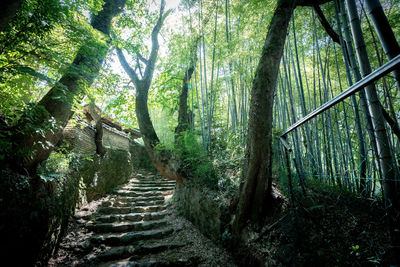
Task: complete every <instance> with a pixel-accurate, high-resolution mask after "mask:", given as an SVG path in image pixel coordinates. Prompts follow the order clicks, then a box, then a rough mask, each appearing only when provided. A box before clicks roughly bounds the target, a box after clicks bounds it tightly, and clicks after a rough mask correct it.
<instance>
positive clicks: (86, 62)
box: [15, 0, 126, 172]
mask: <svg viewBox="0 0 400 267" xmlns="http://www.w3.org/2000/svg"><path fill="white" fill-rule="evenodd" d="M125 2H126V0H118V1H113V0H106V1H105V3H104V5H103V10H101V11H100V12H98V14H97V15H94V16H93V17H92V20H91V25H92V27H93V28H94V29H96V30H98V31H100V32H101V33H103V34H104V35H105V38H104V39H103V40H98V41H97V44H96V47H94V46H93V45H84V46H83V47H81V48H80V49H79V51H78V53H77V55H76V57H75V59H74V61H73V63H72V65H71V66H70V67H69V68H68V69H67V71H66V72H65V74H64V75H63V77H62V78H61V79H60V80H59V82H58V83H57V84H56V85H55V86H54V87H53V88H51V89H50V91H49V92H48V93H47V94H46V95H45V96H44V97H43V98H42V99H41V100H40V102H39V103H38V104H37V106H36V110H37V111H38V110H41V111H42V112H40V115H39V116H36V118H35V119H34V122H32V121H28V120H27V119H26V118H24V119H23V120H22V121H21V124H20V127H21V129H26V126H28V127H29V126H30V125H29V124H32V125H33V126H35V125H40V124H43V122H48V123H54V122H55V123H57V126H56V128H55V129H52V130H47V131H46V132H45V134H44V135H42V134H40V133H38V131H32V132H30V133H28V134H26V133H25V134H24V133H23V131H22V132H19V134H17V136H16V138H15V144H18V145H17V150H19V151H24V150H25V151H26V150H29V151H31V152H32V153H30V155H29V156H25V155H22V156H17V159H16V165H17V168H18V169H20V170H21V169H22V170H23V169H26V170H28V171H29V172H35V170H36V167H37V165H38V164H39V163H40V162H42V161H44V160H46V159H47V158H48V156H49V155H50V153H51V151H52V150H53V148H54V145H55V144H56V143H57V142H58V141H59V139H60V137H61V135H62V131H63V129H64V127H65V126H66V125H67V123H68V121H69V119H70V118H71V116H72V115H73V111H72V105H73V101H74V98H76V97H77V98H78V101H80V100H81V99H82V97H83V93H82V91H81V90H82V85H83V84H84V85H85V86H90V85H91V84H92V83H93V80H94V78H95V76H96V75H97V74H98V72H99V70H100V68H101V65H102V63H103V60H104V58H105V56H106V54H107V51H108V49H109V38H108V36H109V34H110V28H111V20H112V19H113V17H114V16H116V15H117V14H119V13H120V12H121V11H122V9H123V6H124V5H125ZM88 51H90V52H88ZM43 111H44V112H43Z"/></svg>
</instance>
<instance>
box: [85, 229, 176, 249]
mask: <svg viewBox="0 0 400 267" xmlns="http://www.w3.org/2000/svg"><path fill="white" fill-rule="evenodd" d="M173 232H174V230H173V229H172V228H170V227H167V228H162V229H157V230H149V231H135V232H128V233H124V234H105V235H94V236H91V237H90V239H89V240H90V243H92V244H105V245H111V246H118V245H127V244H132V243H133V242H136V241H139V240H141V241H142V240H149V239H161V238H164V237H166V236H168V235H170V234H172V233H173Z"/></svg>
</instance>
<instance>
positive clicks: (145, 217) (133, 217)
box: [95, 211, 169, 223]
mask: <svg viewBox="0 0 400 267" xmlns="http://www.w3.org/2000/svg"><path fill="white" fill-rule="evenodd" d="M168 214H169V213H168V212H165V211H160V212H146V213H128V214H118V215H102V216H98V217H96V218H95V222H101V223H112V222H124V221H129V222H139V221H151V220H161V219H163V218H165V216H167V215H168Z"/></svg>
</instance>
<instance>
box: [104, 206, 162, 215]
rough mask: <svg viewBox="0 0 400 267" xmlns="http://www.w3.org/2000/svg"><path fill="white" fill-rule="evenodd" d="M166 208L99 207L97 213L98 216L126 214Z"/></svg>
mask: <svg viewBox="0 0 400 267" xmlns="http://www.w3.org/2000/svg"><path fill="white" fill-rule="evenodd" d="M166 208H167V206H159V205H158V206H144V207H143V206H142V207H140V206H137V207H100V208H99V209H98V211H97V212H98V213H100V214H128V213H132V212H134V213H138V212H155V211H162V210H165V209H166Z"/></svg>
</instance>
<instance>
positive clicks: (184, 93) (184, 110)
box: [175, 37, 200, 143]
mask: <svg viewBox="0 0 400 267" xmlns="http://www.w3.org/2000/svg"><path fill="white" fill-rule="evenodd" d="M199 42H200V37H199V38H197V39H196V41H195V43H194V44H193V47H192V51H191V55H190V64H189V67H188V68H187V70H186V72H185V76H184V78H183V80H182V87H181V92H180V94H179V109H178V125H177V126H176V128H175V143H177V138H178V137H179V135H180V134H182V132H184V131H186V130H187V129H188V127H189V120H190V118H189V112H188V105H187V99H188V92H189V86H190V80H191V79H192V75H193V72H194V70H195V67H196V62H197V53H196V52H197V47H198V45H199Z"/></svg>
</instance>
